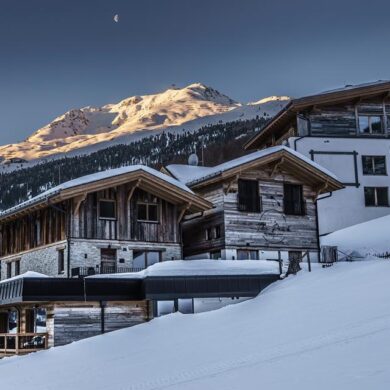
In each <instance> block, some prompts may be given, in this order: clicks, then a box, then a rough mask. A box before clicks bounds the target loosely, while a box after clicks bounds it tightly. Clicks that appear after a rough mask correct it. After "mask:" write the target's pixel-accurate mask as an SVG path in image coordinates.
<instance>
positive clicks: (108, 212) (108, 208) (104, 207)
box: [99, 200, 116, 219]
mask: <svg viewBox="0 0 390 390" xmlns="http://www.w3.org/2000/svg"><path fill="white" fill-rule="evenodd" d="M115 209H116V207H115V200H100V201H99V218H101V219H116V210H115Z"/></svg>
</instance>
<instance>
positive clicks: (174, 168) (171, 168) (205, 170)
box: [165, 146, 343, 189]
mask: <svg viewBox="0 0 390 390" xmlns="http://www.w3.org/2000/svg"><path fill="white" fill-rule="evenodd" d="M282 157H285V158H287V159H289V161H290V163H291V162H295V164H296V165H300V167H301V168H302V169H306V171H307V172H310V174H311V175H314V176H316V177H317V180H319V181H327V182H329V183H332V186H333V187H334V189H340V188H342V187H343V185H342V184H341V183H340V182H339V180H338V178H337V176H336V175H335V174H334V173H332V172H330V171H329V170H327V169H326V168H324V167H322V166H321V165H319V164H317V163H316V162H314V161H312V160H310V159H309V158H307V157H305V156H303V155H302V154H300V153H298V152H296V151H295V150H293V149H291V148H288V147H286V146H274V147H271V148H267V149H263V150H260V151H257V152H254V153H250V154H247V155H245V156H242V157H239V158H236V159H234V160H230V161H227V162H225V163H223V164H220V165H217V166H215V167H194V166H190V165H180V164H172V165H168V166H167V167H166V168H165V169H166V170H167V171H168V172H169V173H170V174H172V175H173V176H174V177H176V178H177V179H178V180H180V181H182V182H183V183H185V184H186V185H188V186H189V187H191V188H195V187H199V186H200V185H202V184H205V183H209V182H210V181H215V180H216V179H217V178H226V177H227V176H229V175H234V174H236V171H237V169H239V170H240V169H241V170H242V169H243V167H244V166H246V165H250V164H251V165H252V164H261V163H270V162H272V161H274V160H276V159H281V158H282Z"/></svg>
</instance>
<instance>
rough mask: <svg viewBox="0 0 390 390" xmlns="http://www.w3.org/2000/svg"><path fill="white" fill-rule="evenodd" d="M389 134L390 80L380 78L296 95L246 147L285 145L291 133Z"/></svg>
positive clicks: (366, 135) (249, 148) (352, 135)
mask: <svg viewBox="0 0 390 390" xmlns="http://www.w3.org/2000/svg"><path fill="white" fill-rule="evenodd" d="M370 119H371V120H370ZM372 120H374V121H375V122H374V123H371V122H372ZM389 135H390V81H378V82H374V83H367V84H361V85H356V86H353V85H350V86H346V87H344V88H340V89H336V90H332V91H327V92H323V93H319V94H316V95H311V96H306V97H302V98H298V99H293V100H291V101H290V102H289V103H288V104H287V105H286V107H285V108H284V109H283V110H281V111H280V112H279V113H278V114H277V115H276V116H275V117H274V118H273V119H272V120H270V121H269V123H268V124H267V125H266V126H265V127H264V128H263V129H262V130H261V131H260V132H258V133H257V134H255V135H254V136H253V137H252V138H251V139H250V140H249V141H248V142H247V143H246V144H245V145H244V148H245V149H248V150H251V149H263V148H266V147H269V146H275V145H281V144H282V143H283V142H284V141H286V140H288V138H290V137H306V136H311V137H336V138H350V137H353V138H355V139H356V138H361V137H363V138H364V139H367V138H372V137H373V138H388V137H389Z"/></svg>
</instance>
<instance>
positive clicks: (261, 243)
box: [183, 169, 318, 257]
mask: <svg viewBox="0 0 390 390" xmlns="http://www.w3.org/2000/svg"><path fill="white" fill-rule="evenodd" d="M240 179H249V180H258V182H259V194H260V201H261V212H259V213H249V212H242V211H239V210H238V182H237V180H234V181H233V182H232V183H224V184H222V183H220V184H219V185H217V186H215V185H214V186H212V187H210V188H208V187H207V188H206V189H202V192H201V195H202V196H204V197H205V198H206V199H208V200H210V201H214V202H215V203H216V206H217V207H216V208H215V209H213V210H211V211H208V212H206V213H205V214H204V216H203V217H201V218H196V219H193V220H190V221H186V222H184V224H183V245H184V256H187V257H188V256H193V255H196V254H199V253H205V252H210V251H213V250H217V249H223V248H230V249H234V248H235V249H240V248H241V249H251V248H253V249H272V250H294V249H297V250H301V249H302V250H305V249H313V250H317V249H318V241H317V225H316V209H315V208H316V205H315V203H314V201H313V198H314V193H313V191H312V189H311V188H310V187H308V186H303V195H304V204H305V210H306V215H303V216H295V215H285V214H284V203H283V196H284V194H283V192H284V190H283V184H284V183H291V184H301V182H300V181H298V180H297V179H296V178H295V177H294V176H292V175H290V174H288V173H286V172H281V173H278V174H276V176H274V177H272V178H270V177H269V176H268V173H266V172H264V171H262V170H259V169H253V170H249V171H245V172H242V173H241V174H240ZM199 194H200V193H199ZM215 225H220V226H221V228H222V229H221V238H220V239H213V240H206V229H207V228H208V227H211V226H215Z"/></svg>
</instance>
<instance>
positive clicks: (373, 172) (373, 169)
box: [362, 155, 387, 176]
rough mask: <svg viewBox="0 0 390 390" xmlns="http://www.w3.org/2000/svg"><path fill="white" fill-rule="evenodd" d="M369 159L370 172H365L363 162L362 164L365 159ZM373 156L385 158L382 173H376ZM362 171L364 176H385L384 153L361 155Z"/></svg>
mask: <svg viewBox="0 0 390 390" xmlns="http://www.w3.org/2000/svg"><path fill="white" fill-rule="evenodd" d="M367 158H369V159H371V169H372V172H369V173H367V172H365V171H364V168H365V164H364V160H365V159H367ZM375 158H384V159H385V164H384V166H385V172H384V173H376V172H375ZM362 172H363V175H364V176H387V161H386V156H384V155H376V156H373V155H369V156H366V155H365V156H362Z"/></svg>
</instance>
